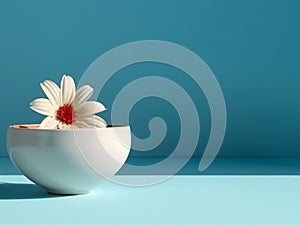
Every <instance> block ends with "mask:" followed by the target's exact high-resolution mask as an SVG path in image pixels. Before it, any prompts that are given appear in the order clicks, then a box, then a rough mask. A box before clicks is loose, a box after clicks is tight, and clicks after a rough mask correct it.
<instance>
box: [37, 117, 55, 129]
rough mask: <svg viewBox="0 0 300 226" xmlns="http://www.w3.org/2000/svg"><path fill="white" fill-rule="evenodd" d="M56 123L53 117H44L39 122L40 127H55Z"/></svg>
mask: <svg viewBox="0 0 300 226" xmlns="http://www.w3.org/2000/svg"><path fill="white" fill-rule="evenodd" d="M57 125H58V121H57V120H55V119H54V118H53V117H47V118H45V119H44V120H43V121H42V122H41V124H40V127H39V128H40V129H56V128H57Z"/></svg>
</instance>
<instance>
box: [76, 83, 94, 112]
mask: <svg viewBox="0 0 300 226" xmlns="http://www.w3.org/2000/svg"><path fill="white" fill-rule="evenodd" d="M93 91H94V90H93V88H92V87H90V86H89V85H84V86H81V87H80V88H79V89H77V91H76V94H75V98H74V103H73V104H74V106H76V107H77V108H79V107H80V106H81V105H82V104H84V102H85V101H87V100H88V99H89V98H90V97H91V96H92V94H93Z"/></svg>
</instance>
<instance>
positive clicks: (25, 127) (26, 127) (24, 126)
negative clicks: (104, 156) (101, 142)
mask: <svg viewBox="0 0 300 226" xmlns="http://www.w3.org/2000/svg"><path fill="white" fill-rule="evenodd" d="M39 125H40V124H36V123H34V124H14V125H9V126H8V128H10V129H14V130H26V131H56V132H60V131H61V132H62V131H71V132H72V131H85V130H88V131H91V130H107V129H116V128H125V127H129V125H122V124H108V125H107V126H106V127H102V128H99V127H94V128H78V129H40V128H39Z"/></svg>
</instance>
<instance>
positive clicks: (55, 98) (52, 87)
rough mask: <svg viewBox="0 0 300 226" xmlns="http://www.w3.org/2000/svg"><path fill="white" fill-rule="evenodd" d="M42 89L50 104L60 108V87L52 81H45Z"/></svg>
mask: <svg viewBox="0 0 300 226" xmlns="http://www.w3.org/2000/svg"><path fill="white" fill-rule="evenodd" d="M40 85H41V87H42V89H43V91H44V93H45V94H46V95H47V97H48V99H49V101H50V103H51V104H52V105H53V107H55V108H58V107H59V104H60V103H59V91H60V90H59V87H58V86H57V85H56V84H55V83H54V82H52V81H50V80H45V81H44V82H42V83H41V84H40Z"/></svg>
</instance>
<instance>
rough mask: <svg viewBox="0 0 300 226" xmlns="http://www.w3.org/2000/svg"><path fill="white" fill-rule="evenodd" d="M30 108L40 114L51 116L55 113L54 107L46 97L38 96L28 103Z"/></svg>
mask: <svg viewBox="0 0 300 226" xmlns="http://www.w3.org/2000/svg"><path fill="white" fill-rule="evenodd" d="M30 108H31V109H32V110H34V111H36V112H38V113H40V114H42V115H47V116H52V115H54V113H55V110H56V109H55V108H54V107H53V105H52V104H51V103H50V101H49V100H48V99H45V98H39V99H36V100H34V101H32V102H31V103H30Z"/></svg>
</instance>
